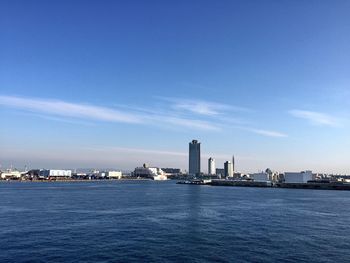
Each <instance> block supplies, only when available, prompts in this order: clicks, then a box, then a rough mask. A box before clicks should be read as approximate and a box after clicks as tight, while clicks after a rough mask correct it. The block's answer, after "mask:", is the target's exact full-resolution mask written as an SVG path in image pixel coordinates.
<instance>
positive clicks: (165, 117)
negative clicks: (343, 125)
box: [0, 96, 286, 137]
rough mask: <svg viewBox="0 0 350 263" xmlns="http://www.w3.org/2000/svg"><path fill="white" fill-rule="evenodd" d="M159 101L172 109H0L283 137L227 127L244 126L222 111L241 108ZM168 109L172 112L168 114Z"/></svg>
mask: <svg viewBox="0 0 350 263" xmlns="http://www.w3.org/2000/svg"><path fill="white" fill-rule="evenodd" d="M161 99H163V100H167V101H172V102H174V105H172V106H170V110H169V106H168V105H163V107H160V108H159V109H157V110H154V109H153V108H150V109H147V108H146V109H145V108H132V107H120V108H118V109H116V108H109V107H101V106H94V105H89V104H81V103H71V102H66V101H62V100H50V99H38V98H23V97H16V96H0V105H2V106H5V107H11V108H15V109H20V110H24V111H26V112H30V113H35V114H38V115H40V116H41V117H43V116H46V118H49V119H50V120H58V121H64V118H65V119H67V122H70V123H79V122H76V121H75V120H90V121H92V120H95V121H96V120H97V121H106V122H117V123H128V124H138V125H150V126H154V127H161V128H171V129H177V130H179V129H180V130H184V129H185V130H188V129H191V130H198V131H222V130H223V127H225V129H227V128H231V129H237V128H239V129H244V130H246V131H249V132H253V133H256V134H260V135H263V136H268V137H286V135H285V134H283V133H280V132H277V131H267V130H262V129H257V128H251V127H246V126H242V127H239V126H233V125H230V124H232V123H241V124H244V121H242V120H240V119H233V118H232V116H231V115H232V114H231V113H230V112H226V111H228V110H234V109H235V110H244V109H243V108H235V107H231V106H229V105H226V104H218V103H213V102H207V101H195V100H180V99H172V98H161ZM171 108H172V109H173V110H171ZM174 109H175V110H174ZM179 109H181V110H185V111H190V112H191V113H196V114H197V115H200V117H199V116H197V117H196V116H195V115H196V114H195V115H193V116H191V115H183V114H181V113H179V112H178V111H179ZM218 115H219V116H218ZM211 117H213V118H211ZM205 118H206V119H205Z"/></svg>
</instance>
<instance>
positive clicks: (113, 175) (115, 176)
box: [107, 171, 122, 179]
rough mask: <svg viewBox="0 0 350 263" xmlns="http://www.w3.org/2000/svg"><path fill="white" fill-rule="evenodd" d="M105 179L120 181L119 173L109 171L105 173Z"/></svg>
mask: <svg viewBox="0 0 350 263" xmlns="http://www.w3.org/2000/svg"><path fill="white" fill-rule="evenodd" d="M107 177H108V178H110V179H122V172H121V171H109V172H107Z"/></svg>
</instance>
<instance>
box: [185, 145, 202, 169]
mask: <svg viewBox="0 0 350 263" xmlns="http://www.w3.org/2000/svg"><path fill="white" fill-rule="evenodd" d="M188 172H189V174H193V175H198V174H200V173H201V144H200V143H199V142H198V141H197V140H193V141H192V142H190V143H189V164H188Z"/></svg>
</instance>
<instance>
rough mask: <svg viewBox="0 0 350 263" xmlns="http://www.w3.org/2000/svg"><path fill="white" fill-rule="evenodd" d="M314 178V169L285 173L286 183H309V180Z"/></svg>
mask: <svg viewBox="0 0 350 263" xmlns="http://www.w3.org/2000/svg"><path fill="white" fill-rule="evenodd" d="M310 180H313V177H312V171H303V172H299V173H295V172H286V173H284V182H285V183H307V181H310Z"/></svg>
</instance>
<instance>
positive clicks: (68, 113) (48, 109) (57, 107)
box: [0, 96, 142, 123]
mask: <svg viewBox="0 0 350 263" xmlns="http://www.w3.org/2000/svg"><path fill="white" fill-rule="evenodd" d="M0 105H4V106H9V107H14V108H17V109H23V110H28V111H33V112H40V113H46V114H51V115H58V116H65V117H75V118H84V119H94V120H102V121H112V122H126V123H142V119H141V118H139V117H138V116H135V115H133V114H128V113H124V112H121V111H117V110H114V109H109V108H105V107H97V106H91V105H84V104H77V103H69V102H64V101H60V100H47V99H28V98H20V97H10V96H0Z"/></svg>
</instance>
